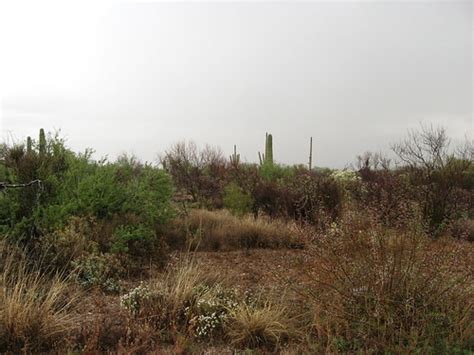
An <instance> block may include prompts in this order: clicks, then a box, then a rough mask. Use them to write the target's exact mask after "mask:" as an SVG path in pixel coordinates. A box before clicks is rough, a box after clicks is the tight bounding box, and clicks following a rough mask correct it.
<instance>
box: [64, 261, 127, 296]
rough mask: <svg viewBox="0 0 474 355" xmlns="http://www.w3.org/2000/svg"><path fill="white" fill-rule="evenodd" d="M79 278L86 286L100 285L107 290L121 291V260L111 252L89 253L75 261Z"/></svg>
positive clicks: (81, 283) (82, 284) (80, 282)
mask: <svg viewBox="0 0 474 355" xmlns="http://www.w3.org/2000/svg"><path fill="white" fill-rule="evenodd" d="M73 266H74V267H75V268H76V272H77V280H78V282H79V284H80V285H81V286H83V287H85V288H91V287H99V288H101V289H102V290H103V291H106V292H112V293H115V292H118V291H120V278H119V277H120V275H121V274H122V273H123V269H122V267H121V263H120V261H119V260H118V259H117V258H116V257H115V256H114V255H111V254H99V255H87V256H83V257H81V258H79V259H77V260H76V261H74V262H73Z"/></svg>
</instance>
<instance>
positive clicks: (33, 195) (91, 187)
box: [0, 136, 174, 267]
mask: <svg viewBox="0 0 474 355" xmlns="http://www.w3.org/2000/svg"><path fill="white" fill-rule="evenodd" d="M45 147H46V148H45V149H44V150H42V153H41V154H39V153H38V152H36V151H35V150H33V151H29V152H27V151H25V148H24V147H23V146H22V145H17V146H12V147H8V146H3V147H2V149H1V150H0V154H1V156H0V158H2V159H3V160H4V162H5V164H4V166H3V167H2V169H1V170H0V175H1V176H3V177H4V178H5V179H6V181H7V182H20V183H27V182H29V181H31V180H32V179H40V180H41V184H39V185H38V186H36V185H34V186H30V187H26V188H23V189H16V190H14V191H13V190H7V191H6V193H5V194H2V195H0V206H1V207H2V210H1V211H0V231H2V232H4V233H5V234H6V235H7V236H8V238H9V240H11V241H13V242H14V243H17V242H20V243H22V245H23V246H25V247H26V248H28V249H29V251H30V255H31V256H32V257H34V255H33V254H34V253H36V254H37V256H39V255H40V254H42V253H44V251H45V250H48V249H49V250H50V252H49V255H50V257H52V258H54V264H56V265H57V266H58V267H63V266H67V265H66V264H68V263H69V261H70V260H68V259H71V258H74V257H76V256H77V255H79V254H81V253H86V254H87V253H90V252H92V250H91V249H98V250H97V251H98V252H102V253H109V252H111V251H114V252H120V253H122V254H128V255H130V256H134V257H136V256H143V255H145V254H147V255H150V256H152V257H156V258H157V259H162V258H163V255H164V253H163V251H164V249H163V243H162V240H161V238H160V236H159V235H158V234H157V233H156V231H157V228H158V227H159V226H161V225H163V224H165V223H167V221H169V219H170V218H171V217H172V216H173V214H174V212H173V209H172V207H171V205H170V200H171V196H172V193H173V188H172V183H171V180H170V177H169V176H168V175H167V174H166V173H165V172H164V171H163V170H160V169H157V168H154V167H152V166H150V165H146V164H145V165H143V164H141V163H139V162H138V161H137V159H135V158H134V157H128V156H122V157H119V158H118V159H117V161H116V162H114V163H108V162H106V161H105V160H102V161H93V160H92V159H91V154H92V153H91V151H86V152H85V153H84V154H75V153H74V152H72V151H70V150H69V149H67V148H66V146H65V143H64V141H63V140H61V139H60V138H59V137H58V136H55V137H52V136H49V137H48V139H46V146H45ZM75 218H79V219H83V220H84V221H86V220H87V219H91V220H93V221H94V222H93V223H89V224H90V225H89V226H87V228H86V230H81V228H82V227H81V228H77V227H78V226H72V225H71V223H72V224H74V223H75V222H74V219H75ZM71 221H72V222H71ZM83 227H84V228H85V224H84V226H83ZM84 228H82V229H84ZM33 251H34V252H33Z"/></svg>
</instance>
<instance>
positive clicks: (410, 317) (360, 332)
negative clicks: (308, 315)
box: [300, 217, 474, 353]
mask: <svg viewBox="0 0 474 355" xmlns="http://www.w3.org/2000/svg"><path fill="white" fill-rule="evenodd" d="M358 218H359V217H356V218H355V217H351V218H350V219H348V220H345V221H344V222H342V223H340V224H334V225H333V227H332V228H331V230H330V233H329V235H327V236H319V237H318V238H315V245H314V249H312V251H311V252H312V253H313V255H314V257H315V261H314V266H313V267H312V268H309V270H308V276H309V277H310V278H311V279H312V280H313V286H305V287H302V288H301V289H300V291H302V292H303V293H305V294H306V297H307V300H308V302H310V304H312V305H313V323H312V328H313V329H314V332H315V336H316V337H317V339H318V342H319V343H321V344H323V345H322V346H323V348H326V349H330V351H346V352H347V351H348V352H354V351H363V352H366V351H367V352H384V351H389V352H395V353H403V352H423V353H431V352H441V353H445V352H449V351H453V350H454V349H456V348H458V349H467V348H469V347H470V346H472V337H471V336H470V334H472V330H473V325H474V324H473V322H472V297H473V293H472V292H473V289H472V285H473V278H472V275H473V273H472V271H473V270H472V263H471V262H470V258H469V253H468V252H466V251H465V250H463V245H462V244H458V243H455V242H453V241H447V240H446V241H445V240H443V241H439V242H432V241H430V239H429V237H427V236H426V235H425V234H424V233H423V232H421V231H420V230H419V229H413V230H411V231H405V232H400V231H394V230H389V229H386V228H379V227H378V226H377V225H376V224H375V225H374V224H371V223H368V225H366V227H364V222H363V221H360V220H358ZM365 223H366V222H365ZM359 226H360V228H359ZM454 260H457V262H458V265H459V271H456V267H455V266H454V265H453V261H454ZM470 342H471V343H470ZM469 344H471V345H469Z"/></svg>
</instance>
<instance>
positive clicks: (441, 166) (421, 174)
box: [392, 126, 474, 237]
mask: <svg viewBox="0 0 474 355" xmlns="http://www.w3.org/2000/svg"><path fill="white" fill-rule="evenodd" d="M450 143H451V142H450V139H449V137H448V135H447V132H446V129H444V128H442V127H438V128H434V127H432V126H431V127H424V126H422V127H421V128H420V129H419V130H413V131H410V132H409V134H408V137H407V138H406V139H405V140H403V141H402V142H400V143H398V144H395V145H393V146H392V149H393V151H394V152H395V153H396V154H397V156H398V158H399V160H400V161H401V163H402V166H403V168H404V170H405V171H406V173H407V174H408V176H409V179H410V184H411V186H412V187H413V189H412V196H413V199H414V200H416V201H417V203H418V204H419V205H420V209H421V211H422V214H423V218H424V221H425V224H426V225H427V227H428V230H429V232H430V234H431V235H432V236H434V237H437V236H440V235H442V234H444V232H446V229H447V227H448V226H449V223H450V222H452V221H453V220H455V219H458V218H460V215H462V214H464V213H468V211H469V210H471V209H472V184H471V183H472V174H471V173H472V164H473V157H474V149H473V147H474V145H473V142H472V141H468V140H467V139H466V142H465V144H464V145H463V146H458V147H457V149H452V148H451V144H450Z"/></svg>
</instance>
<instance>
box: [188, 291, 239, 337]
mask: <svg viewBox="0 0 474 355" xmlns="http://www.w3.org/2000/svg"><path fill="white" fill-rule="evenodd" d="M196 295H198V297H197V299H196V301H195V303H194V305H193V306H188V307H186V309H185V311H186V313H187V316H188V318H189V325H190V328H191V330H192V332H193V334H194V335H195V337H196V338H200V339H210V338H212V337H213V336H215V335H216V334H219V333H220V332H221V331H222V329H223V326H224V324H225V322H226V320H227V318H228V315H229V312H230V311H231V310H232V309H235V308H236V307H237V305H238V302H237V293H236V291H235V290H234V289H227V288H224V287H222V286H221V285H219V284H218V285H214V286H212V287H209V286H206V285H199V286H198V287H197V288H196Z"/></svg>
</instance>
